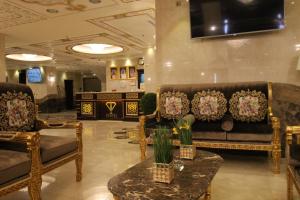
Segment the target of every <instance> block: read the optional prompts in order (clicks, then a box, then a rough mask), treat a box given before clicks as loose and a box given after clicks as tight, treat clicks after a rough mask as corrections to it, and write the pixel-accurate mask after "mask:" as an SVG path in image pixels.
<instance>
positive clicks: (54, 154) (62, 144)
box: [40, 135, 77, 163]
mask: <svg viewBox="0 0 300 200" xmlns="http://www.w3.org/2000/svg"><path fill="white" fill-rule="evenodd" d="M40 145H41V159H42V163H47V162H50V161H52V160H55V159H56V158H60V157H61V156H63V155H66V154H68V153H72V152H74V151H76V150H77V141H76V138H69V137H58V136H49V135H41V140H40Z"/></svg>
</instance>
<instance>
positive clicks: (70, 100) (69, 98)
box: [65, 80, 74, 110]
mask: <svg viewBox="0 0 300 200" xmlns="http://www.w3.org/2000/svg"><path fill="white" fill-rule="evenodd" d="M65 106H66V109H67V110H72V109H73V108H74V94H73V80H65Z"/></svg>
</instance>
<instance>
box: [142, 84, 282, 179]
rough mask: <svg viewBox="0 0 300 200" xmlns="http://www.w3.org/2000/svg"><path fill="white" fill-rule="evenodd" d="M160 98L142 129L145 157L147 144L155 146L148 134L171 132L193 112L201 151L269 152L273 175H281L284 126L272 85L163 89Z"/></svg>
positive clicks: (195, 130) (175, 86)
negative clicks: (274, 107)
mask: <svg viewBox="0 0 300 200" xmlns="http://www.w3.org/2000/svg"><path fill="white" fill-rule="evenodd" d="M157 98H158V99H157V102H158V103H157V109H156V111H155V112H154V113H153V114H151V115H147V116H141V118H140V123H141V124H140V125H141V127H145V129H141V153H142V155H141V156H142V159H144V158H145V152H146V144H147V143H151V140H148V139H147V136H149V134H147V130H149V129H151V128H152V129H153V128H154V129H155V127H157V126H158V125H163V126H167V127H170V128H172V126H173V125H174V120H176V119H180V118H182V117H184V116H185V115H187V114H193V115H194V116H195V118H196V121H195V123H194V124H193V126H192V131H193V143H194V144H195V145H196V146H197V147H203V148H218V149H238V150H257V151H268V152H270V153H272V157H273V166H274V167H273V171H274V173H280V157H281V144H280V134H279V131H280V124H279V119H278V118H277V117H275V116H273V113H272V84H271V83H268V82H243V83H220V84H193V85H163V86H162V87H161V88H160V90H159V92H158V94H157ZM174 144H175V145H179V141H177V140H175V141H174Z"/></svg>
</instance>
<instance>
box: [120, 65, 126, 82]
mask: <svg viewBox="0 0 300 200" xmlns="http://www.w3.org/2000/svg"><path fill="white" fill-rule="evenodd" d="M120 79H127V68H126V67H120Z"/></svg>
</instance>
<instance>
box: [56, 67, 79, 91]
mask: <svg viewBox="0 0 300 200" xmlns="http://www.w3.org/2000/svg"><path fill="white" fill-rule="evenodd" d="M65 80H73V88H74V91H73V92H74V95H75V93H76V92H81V91H82V75H81V73H80V72H64V71H57V77H56V84H57V86H58V87H57V88H58V95H59V96H64V95H65V82H64V81H65Z"/></svg>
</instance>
